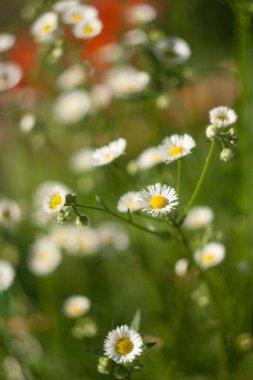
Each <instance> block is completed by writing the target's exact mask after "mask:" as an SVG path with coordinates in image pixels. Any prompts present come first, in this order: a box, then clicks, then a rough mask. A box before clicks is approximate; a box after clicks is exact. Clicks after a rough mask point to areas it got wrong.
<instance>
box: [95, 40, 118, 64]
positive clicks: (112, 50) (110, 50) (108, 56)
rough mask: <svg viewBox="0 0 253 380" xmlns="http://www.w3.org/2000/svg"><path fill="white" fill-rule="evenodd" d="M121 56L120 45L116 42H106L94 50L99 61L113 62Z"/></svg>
mask: <svg viewBox="0 0 253 380" xmlns="http://www.w3.org/2000/svg"><path fill="white" fill-rule="evenodd" d="M122 56H123V49H122V46H121V45H120V44H118V43H116V42H114V43H110V44H106V45H104V46H102V47H101V48H99V49H98V51H97V52H96V58H97V59H98V60H99V61H100V62H104V63H114V62H116V61H118V60H119V59H120V58H122Z"/></svg>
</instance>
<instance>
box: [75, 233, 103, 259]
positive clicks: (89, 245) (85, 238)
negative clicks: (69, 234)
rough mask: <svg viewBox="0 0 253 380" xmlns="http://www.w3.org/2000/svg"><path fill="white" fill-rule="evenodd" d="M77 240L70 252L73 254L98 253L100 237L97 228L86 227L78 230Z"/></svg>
mask: <svg viewBox="0 0 253 380" xmlns="http://www.w3.org/2000/svg"><path fill="white" fill-rule="evenodd" d="M77 231H78V233H77V235H76V241H75V244H74V245H73V248H72V250H71V251H69V252H68V253H69V254H71V255H73V256H80V257H83V256H90V255H94V254H95V253H97V251H98V248H99V237H98V233H97V231H96V230H94V229H92V228H89V227H85V228H84V229H82V230H77Z"/></svg>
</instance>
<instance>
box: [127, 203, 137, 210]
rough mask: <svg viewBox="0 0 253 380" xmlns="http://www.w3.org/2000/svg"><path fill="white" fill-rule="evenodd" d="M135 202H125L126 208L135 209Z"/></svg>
mask: <svg viewBox="0 0 253 380" xmlns="http://www.w3.org/2000/svg"><path fill="white" fill-rule="evenodd" d="M135 205H136V202H135V201H128V202H127V208H128V209H129V210H130V209H131V208H133V207H135Z"/></svg>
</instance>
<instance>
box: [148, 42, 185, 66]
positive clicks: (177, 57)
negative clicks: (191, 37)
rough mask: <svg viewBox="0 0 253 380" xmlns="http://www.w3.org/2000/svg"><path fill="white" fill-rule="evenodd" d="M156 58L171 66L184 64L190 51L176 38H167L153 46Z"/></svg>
mask: <svg viewBox="0 0 253 380" xmlns="http://www.w3.org/2000/svg"><path fill="white" fill-rule="evenodd" d="M154 53H155V54H156V56H157V57H158V58H159V59H161V60H163V61H165V62H167V63H169V64H171V65H178V64H180V63H184V62H185V61H186V60H187V59H188V58H189V57H190V55H191V49H190V47H189V45H188V44H187V42H186V41H184V40H183V39H182V38H178V37H168V38H166V39H163V40H160V41H157V42H156V43H155V44H154Z"/></svg>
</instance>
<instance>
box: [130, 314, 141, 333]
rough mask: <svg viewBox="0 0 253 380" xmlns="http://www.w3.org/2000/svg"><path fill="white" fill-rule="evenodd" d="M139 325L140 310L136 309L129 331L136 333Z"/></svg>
mask: <svg viewBox="0 0 253 380" xmlns="http://www.w3.org/2000/svg"><path fill="white" fill-rule="evenodd" d="M140 323H141V311H140V309H138V310H137V311H136V313H135V316H134V317H133V320H132V322H131V325H130V327H131V329H133V330H135V331H138V330H139V328H140Z"/></svg>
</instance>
